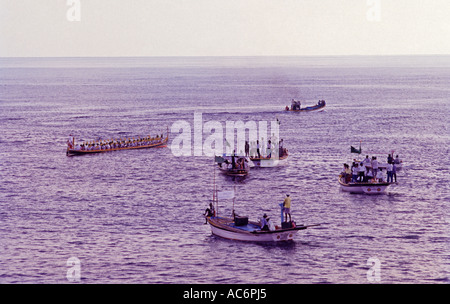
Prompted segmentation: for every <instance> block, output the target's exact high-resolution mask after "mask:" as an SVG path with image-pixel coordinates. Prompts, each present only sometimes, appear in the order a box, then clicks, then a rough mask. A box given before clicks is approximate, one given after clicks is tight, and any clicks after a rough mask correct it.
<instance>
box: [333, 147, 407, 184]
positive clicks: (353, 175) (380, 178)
mask: <svg viewBox="0 0 450 304" xmlns="http://www.w3.org/2000/svg"><path fill="white" fill-rule="evenodd" d="M400 163H401V160H400V159H399V157H398V155H397V156H396V158H395V159H394V158H393V157H392V155H391V154H389V155H388V158H387V164H386V166H383V168H384V167H385V168H384V169H385V170H386V176H387V180H386V179H385V173H384V172H383V168H381V167H380V166H379V163H378V160H377V158H376V157H375V156H373V157H372V159H370V158H369V156H368V155H366V158H365V159H364V160H363V161H361V162H359V161H356V160H354V161H353V164H352V167H351V168H350V166H349V165H348V164H344V171H343V172H342V175H343V177H344V178H345V182H346V183H349V182H350V181H351V182H353V183H356V182H360V183H370V182H380V183H382V182H385V181H387V182H388V183H389V182H390V183H393V182H394V180H395V182H397V167H398V165H399V164H400Z"/></svg>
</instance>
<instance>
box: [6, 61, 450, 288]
mask: <svg viewBox="0 0 450 304" xmlns="http://www.w3.org/2000/svg"><path fill="white" fill-rule="evenodd" d="M0 67H1V68H0V180H1V183H0V223H1V225H0V240H1V242H0V257H1V259H0V283H67V282H68V280H67V277H66V275H67V271H68V269H69V266H67V260H68V259H69V258H71V257H76V258H78V259H79V261H80V262H81V265H80V274H81V282H84V283H326V282H328V283H369V282H370V281H368V276H367V274H368V272H370V268H371V265H370V263H368V261H369V259H377V260H378V261H379V262H380V264H379V266H380V268H379V270H380V272H379V274H380V276H379V278H380V279H381V282H382V283H448V280H449V265H450V260H449V228H448V227H449V225H448V224H449V223H448V218H449V212H448V204H449V200H450V195H449V187H448V183H449V180H448V177H449V158H448V152H449V151H448V143H449V139H450V135H449V117H450V115H449V114H450V113H449V112H450V111H449V110H450V107H449V97H450V86H449V84H450V57H448V56H440V57H439V56H434V57H433V56H429V57H426V56H423V57H284V58H277V57H261V58H258V57H242V58H214V57H211V58H41V59H39V58H22V59H21V58H16V59H5V58H3V59H0ZM292 98H295V99H299V98H301V99H302V100H304V105H305V106H306V105H313V104H315V103H316V102H317V101H318V100H319V99H325V100H326V101H327V107H326V108H325V111H323V112H312V113H300V114H298V113H285V112H283V111H282V110H283V109H284V107H285V106H286V105H288V104H289V103H290V100H291V99H292ZM194 112H199V113H202V118H203V123H206V122H208V121H219V122H221V123H222V124H223V126H225V122H226V121H237V120H242V121H256V122H258V121H268V122H270V121H272V120H275V119H279V121H280V122H281V124H280V136H281V137H282V138H283V139H284V142H285V146H287V147H288V149H289V151H290V157H289V160H288V164H287V165H286V166H283V167H278V168H267V169H260V170H253V171H251V172H250V175H249V176H248V177H247V178H246V179H245V180H242V181H233V180H232V179H230V178H226V177H225V176H222V175H216V182H217V185H218V186H219V187H220V188H223V189H229V188H230V187H233V186H234V185H236V189H237V192H238V198H237V200H236V204H235V208H236V211H237V212H238V213H239V214H242V215H248V216H249V217H250V219H257V218H259V217H260V216H261V215H262V214H263V213H268V214H269V216H271V217H272V218H273V219H275V220H276V221H279V209H278V208H279V207H278V204H279V203H280V202H281V201H282V199H283V198H284V196H285V194H286V193H290V195H291V197H292V214H293V218H294V220H296V222H297V223H302V224H317V223H320V224H321V226H319V227H314V228H311V229H307V230H303V231H300V232H299V233H298V234H297V236H296V238H295V241H294V242H292V243H288V244H281V245H275V244H256V243H241V242H234V241H228V240H223V239H220V238H217V237H214V236H212V235H211V231H210V228H209V226H208V225H204V218H203V216H202V213H203V212H204V210H205V208H206V207H207V205H208V204H209V201H210V200H211V197H212V187H213V172H214V171H213V169H212V168H213V167H212V162H213V160H212V159H211V158H208V157H204V156H203V157H194V156H192V157H175V156H174V155H173V154H172V153H171V149H170V145H169V147H167V148H158V149H145V150H133V151H121V152H114V153H105V154H98V155H88V156H80V157H66V155H65V149H66V141H67V138H68V136H69V135H70V134H72V135H74V136H75V137H76V140H92V139H99V138H102V139H110V138H119V137H135V136H145V135H148V134H154V133H156V132H157V133H160V132H166V128H167V127H169V128H170V127H171V125H172V124H173V123H174V122H175V121H180V120H184V121H187V122H188V123H189V124H191V126H192V128H194V126H193V119H194ZM192 132H194V130H192ZM175 136H177V134H171V140H172V139H173V138H174V137H175ZM360 141H362V149H363V154H366V152H367V153H369V154H370V153H372V152H370V151H373V153H379V154H378V156H379V157H380V158H381V159H382V160H385V158H386V157H387V153H389V152H390V151H391V150H395V154H399V155H400V157H401V158H402V160H403V161H404V168H403V170H402V171H401V172H399V174H398V181H399V183H398V185H395V186H392V187H391V188H389V189H388V191H387V193H386V194H385V195H379V196H367V195H353V194H349V193H345V192H341V190H340V188H339V184H338V182H337V177H338V174H339V172H340V171H341V170H342V167H343V163H344V162H349V161H350V160H351V159H352V158H353V157H355V156H356V155H355V154H353V155H351V154H350V146H351V145H353V146H355V147H358V146H359V142H360ZM370 155H372V154H370ZM229 210H230V206H229V205H227V204H226V202H224V205H223V207H222V208H221V210H220V211H221V212H223V213H226V212H228V211H229ZM223 215H226V214H223Z"/></svg>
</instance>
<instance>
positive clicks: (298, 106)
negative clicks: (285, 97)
mask: <svg viewBox="0 0 450 304" xmlns="http://www.w3.org/2000/svg"><path fill="white" fill-rule="evenodd" d="M325 106H326V102H325V100H319V101H318V102H317V104H316V105H314V106H309V107H305V108H301V104H300V101H295V100H294V99H292V104H291V107H290V108H289V106H286V108H285V111H290V112H311V111H318V110H322V109H323V108H325Z"/></svg>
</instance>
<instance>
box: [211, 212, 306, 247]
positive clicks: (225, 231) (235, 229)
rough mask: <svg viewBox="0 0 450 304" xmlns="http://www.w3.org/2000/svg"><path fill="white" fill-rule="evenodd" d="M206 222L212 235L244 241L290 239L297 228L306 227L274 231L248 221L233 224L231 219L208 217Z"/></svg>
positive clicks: (298, 228) (299, 228)
mask: <svg viewBox="0 0 450 304" xmlns="http://www.w3.org/2000/svg"><path fill="white" fill-rule="evenodd" d="M208 223H209V224H210V227H211V232H212V234H213V235H216V236H219V237H221V238H225V239H229V240H237V241H244V242H282V241H292V240H293V239H294V236H295V234H296V233H297V232H298V230H303V229H306V228H307V227H306V226H299V227H295V228H288V229H277V230H274V231H261V230H260V229H259V227H258V225H257V224H256V223H249V224H248V225H246V226H235V225H234V222H233V220H232V219H227V218H218V217H211V218H208Z"/></svg>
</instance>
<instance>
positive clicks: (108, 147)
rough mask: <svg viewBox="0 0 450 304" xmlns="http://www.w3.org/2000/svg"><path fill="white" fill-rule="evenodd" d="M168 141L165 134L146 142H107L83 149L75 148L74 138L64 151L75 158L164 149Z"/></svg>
mask: <svg viewBox="0 0 450 304" xmlns="http://www.w3.org/2000/svg"><path fill="white" fill-rule="evenodd" d="M168 141H169V135H168V133H167V136H166V137H163V136H160V137H159V136H158V137H156V138H151V139H149V140H148V141H147V140H146V141H143V140H142V141H139V140H134V141H131V140H130V141H128V142H123V143H120V144H119V143H117V142H114V143H113V142H107V144H104V145H96V146H95V148H91V149H84V147H83V146H81V147H80V146H75V145H74V142H75V140H74V138H72V141H71V142H68V147H67V151H66V155H67V156H75V155H85V154H97V153H104V152H112V151H121V150H135V149H147V148H156V147H165V146H167V142H168Z"/></svg>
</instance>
